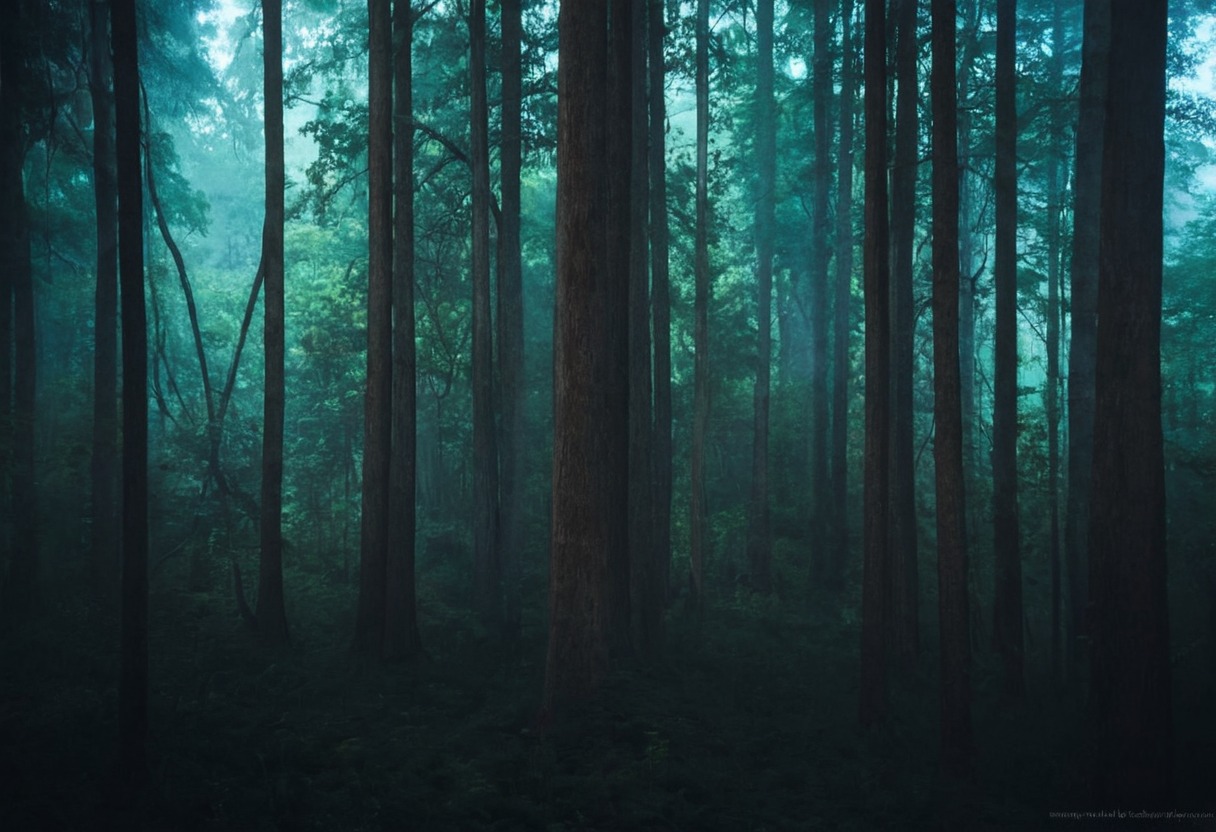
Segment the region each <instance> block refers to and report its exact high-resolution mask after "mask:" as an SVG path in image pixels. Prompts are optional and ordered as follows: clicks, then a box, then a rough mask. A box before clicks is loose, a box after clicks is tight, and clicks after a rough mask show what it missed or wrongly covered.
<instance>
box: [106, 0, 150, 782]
mask: <svg viewBox="0 0 1216 832" xmlns="http://www.w3.org/2000/svg"><path fill="white" fill-rule="evenodd" d="M110 14H111V22H110V25H111V32H112V35H111V36H112V44H113V55H114V101H115V119H114V125H115V133H116V143H115V148H116V154H115V158H116V165H117V173H118V268H119V281H120V287H121V308H122V617H121V635H120V644H121V650H120V656H121V658H120V664H121V666H120V671H119V677H118V736H119V749H120V763H121V766H122V769H123V772H124V774H125V775H126V776H127V777H128V778H129V779H130V780H132V781H141V780H142V779H143V778H144V777H145V775H146V773H147V737H148V337H147V332H148V330H147V317H146V311H145V309H144V254H143V187H142V183H141V181H140V170H141V166H140V160H139V147H140V131H139V60H138V55H137V47H136V40H137V38H136V24H135V2H134V0H112V2H111V4H110Z"/></svg>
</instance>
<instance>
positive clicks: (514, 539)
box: [498, 0, 526, 638]
mask: <svg viewBox="0 0 1216 832" xmlns="http://www.w3.org/2000/svg"><path fill="white" fill-rule="evenodd" d="M522 45H523V18H522V11H521V6H520V0H503V2H502V139H501V143H502V147H501V157H500V164H501V171H502V172H501V176H502V221H501V222H500V223H499V228H498V383H499V390H500V406H501V408H502V430H501V432H500V434H499V436H500V439H499V444H498V454H499V460H500V469H499V499H500V500H501V508H502V511H501V514H500V516H499V522H500V523H501V526H500V528H499V537H500V539H501V541H502V547H501V549H500V552H501V557H502V570H503V581H504V587H503V588H504V590H505V592H504V600H505V608H504V609H505V613H506V619H505V624H506V630H507V633H508V635H510V636H511V637H512V638H515V637H517V636H518V635H519V627H520V601H521V599H520V593H521V592H522V591H523V588H522V587H521V586H520V579H521V558H522V556H523V549H524V534H523V528H524V524H523V521H524V506H525V503H524V499H523V496H524V495H523V483H524V459H525V456H524V454H523V453H522V449H523V448H525V447H526V437H525V430H526V428H525V425H524V402H525V398H524V394H525V390H524V294H523V267H522V260H521V251H520V236H519V235H520V225H519V223H520V196H519V193H520V191H519V172H520V166H521V155H522V136H521V131H522V122H521V118H520V104H521V102H522V96H523V92H522V63H521V60H522V59H521V49H522Z"/></svg>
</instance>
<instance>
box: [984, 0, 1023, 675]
mask: <svg viewBox="0 0 1216 832" xmlns="http://www.w3.org/2000/svg"><path fill="white" fill-rule="evenodd" d="M996 15H997V16H996V163H995V176H994V181H993V188H994V191H995V199H996V259H995V274H994V278H995V282H996V336H995V337H996V343H995V353H996V357H995V369H994V375H993V409H992V443H993V444H992V528H993V552H994V555H995V561H996V567H995V579H996V580H995V588H994V589H995V591H994V598H993V605H992V620H993V649H994V650H995V651H996V652H997V654H998V655H999V656H1000V657H1001V662H1002V665H1003V668H1004V674H1005V681H1004V692H1005V695H1006V696H1008V697H1011V698H1013V699H1021V698H1022V696H1023V694H1024V692H1025V685H1024V681H1023V670H1022V561H1021V553H1020V543H1019V527H1018V458H1017V453H1018V341H1017V338H1018V320H1017V315H1018V309H1017V304H1018V283H1017V245H1018V236H1017V235H1018V231H1017V222H1018V181H1017V131H1018V126H1017V99H1016V94H1017V90H1016V79H1015V74H1014V73H1015V68H1014V61H1015V59H1016V52H1017V32H1016V26H1017V0H998V2H997V6H996Z"/></svg>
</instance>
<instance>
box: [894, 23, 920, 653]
mask: <svg viewBox="0 0 1216 832" xmlns="http://www.w3.org/2000/svg"><path fill="white" fill-rule="evenodd" d="M918 5H919V3H918V2H917V0H899V2H898V4H897V5H896V7H895V8H896V11H895V27H896V47H895V75H896V80H897V82H898V86H897V90H898V91H897V93H896V101H895V169H894V170H893V171H892V174H891V324H892V330H891V408H892V415H891V574H892V594H891V615H892V621H891V634H892V647H893V649H894V655H895V659H896V660H897V661H898V662H899V664H900V665H902V666H903V667H904V668H905V669H906V668H909V667H911V666H913V665H915V664H916V660H917V655H918V654H919V652H920V614H919V601H918V596H919V579H918V574H917V569H918V565H917V556H918V552H917V548H918V547H917V524H916V479H915V470H914V454H915V449H914V448H913V447H912V443H913V437H912V417H913V411H912V379H913V373H914V367H915V362H914V352H915V336H916V311H915V309H913V296H912V278H913V273H914V269H913V261H914V259H915V237H916V179H917V174H918V172H919V166H920V159H919V155H920V154H919V151H918V147H917V144H918V137H919V132H920V123H919V107H920V89H919V84H918V79H917V66H916V59H917V52H918V50H917V42H916V28H917V27H916V17H917V6H918Z"/></svg>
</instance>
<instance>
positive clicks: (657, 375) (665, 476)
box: [647, 0, 673, 597]
mask: <svg viewBox="0 0 1216 832" xmlns="http://www.w3.org/2000/svg"><path fill="white" fill-rule="evenodd" d="M666 34H667V26H666V22H665V21H664V17H663V0H650V28H649V30H648V32H647V38H648V40H649V47H650V49H649V51H650V55H649V57H650V272H651V275H650V280H651V286H652V289H651V291H652V293H653V295H654V297H653V300H652V303H653V316H654V449H653V456H652V458H653V460H654V555H655V558H656V560H657V563H658V578H657V580H658V582H659V591H660V592H661V593H662V594H663V596H665V597H666V596H668V595H669V594H670V593H671V481H672V457H673V454H672V444H671V442H672V440H671V288H670V284H669V278H668V262H667V260H668V243H669V236H670V232H669V230H668V227H667V98H666V94H667V93H666V90H667V82H666V78H667V71H666V66H665V63H664V61H665V56H664V55H663V39H664V37H665V35H666Z"/></svg>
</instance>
